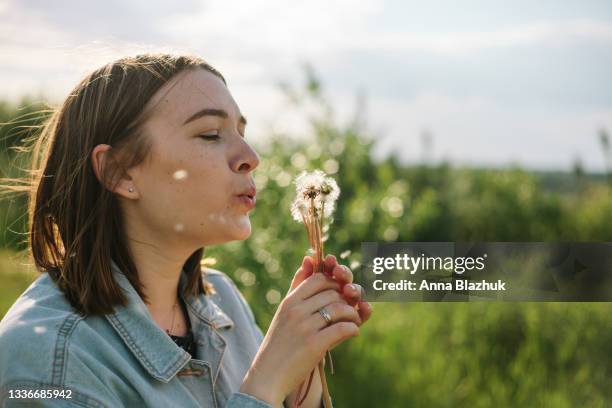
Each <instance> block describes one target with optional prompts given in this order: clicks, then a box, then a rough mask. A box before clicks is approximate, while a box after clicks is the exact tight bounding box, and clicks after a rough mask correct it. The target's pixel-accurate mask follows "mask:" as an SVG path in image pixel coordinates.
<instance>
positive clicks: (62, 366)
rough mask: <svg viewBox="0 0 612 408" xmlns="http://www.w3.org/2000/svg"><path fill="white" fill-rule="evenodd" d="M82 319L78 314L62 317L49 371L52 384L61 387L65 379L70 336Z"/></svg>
mask: <svg viewBox="0 0 612 408" xmlns="http://www.w3.org/2000/svg"><path fill="white" fill-rule="evenodd" d="M82 319H83V318H82V317H81V316H79V315H76V314H74V313H73V314H70V315H68V316H67V317H66V318H65V319H64V321H63V323H62V325H61V326H60V328H59V330H58V334H57V341H56V343H55V350H54V355H53V369H52V371H51V384H52V385H53V386H56V387H61V386H62V385H63V384H64V381H65V380H66V378H65V376H66V363H67V361H68V357H67V353H68V344H69V343H70V336H71V335H72V332H73V331H74V329H75V327H76V326H77V324H78V323H79V322H80V321H81V320H82Z"/></svg>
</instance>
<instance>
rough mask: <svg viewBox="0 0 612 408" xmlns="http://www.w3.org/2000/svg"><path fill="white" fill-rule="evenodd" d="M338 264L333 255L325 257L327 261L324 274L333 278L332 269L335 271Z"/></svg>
mask: <svg viewBox="0 0 612 408" xmlns="http://www.w3.org/2000/svg"><path fill="white" fill-rule="evenodd" d="M337 264H338V261H336V257H335V256H333V255H327V256H326V257H325V260H324V261H323V272H324V273H325V274H327V275H329V276H331V274H332V269H334V266H336V265H337Z"/></svg>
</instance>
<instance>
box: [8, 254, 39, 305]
mask: <svg viewBox="0 0 612 408" xmlns="http://www.w3.org/2000/svg"><path fill="white" fill-rule="evenodd" d="M29 262H30V261H29V260H28V259H27V258H26V257H24V256H23V255H19V254H17V253H16V252H13V251H10V250H7V249H3V250H0V316H1V317H4V315H5V314H6V312H7V311H8V309H9V308H10V307H11V305H12V304H13V303H14V302H15V300H16V299H17V298H18V297H19V295H21V294H22V293H23V291H24V290H25V289H26V288H27V287H28V286H29V285H30V284H31V283H32V282H33V281H34V280H35V279H36V278H37V277H38V274H37V272H36V271H35V269H34V268H33V267H32V266H28V265H27V264H28V263H29Z"/></svg>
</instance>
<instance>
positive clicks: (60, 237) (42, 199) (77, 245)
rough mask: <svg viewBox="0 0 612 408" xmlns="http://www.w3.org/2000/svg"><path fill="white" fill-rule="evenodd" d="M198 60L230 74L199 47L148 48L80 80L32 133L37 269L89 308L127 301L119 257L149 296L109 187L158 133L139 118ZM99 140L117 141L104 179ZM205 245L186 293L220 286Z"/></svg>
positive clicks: (190, 265) (192, 265) (190, 269)
mask: <svg viewBox="0 0 612 408" xmlns="http://www.w3.org/2000/svg"><path fill="white" fill-rule="evenodd" d="M196 68H202V69H205V70H207V71H209V72H211V73H213V74H215V75H216V76H218V77H219V78H220V79H221V80H223V83H226V81H225V79H224V78H223V76H222V75H221V73H219V72H218V71H217V70H216V69H214V68H213V67H212V66H210V65H209V64H207V63H206V62H205V61H204V60H202V59H200V58H197V57H191V56H175V55H168V54H145V55H137V56H135V57H128V58H122V59H119V60H117V61H114V62H111V63H109V64H107V65H104V66H103V67H101V68H99V69H97V70H95V71H93V72H92V73H90V74H89V75H87V76H86V77H85V78H84V79H83V80H82V81H81V82H80V83H79V84H78V85H77V86H76V87H75V88H74V90H73V91H72V92H71V93H70V95H69V96H68V97H67V98H66V100H65V101H64V103H63V104H62V105H61V106H60V107H59V108H58V109H56V110H55V111H54V112H53V113H52V114H51V116H50V117H49V119H48V120H47V121H46V122H45V123H44V125H43V126H42V131H41V133H40V135H39V136H38V137H36V138H35V139H34V144H33V146H32V171H31V178H30V180H29V181H28V188H27V189H28V190H29V197H30V203H29V208H28V216H29V224H30V229H29V245H30V249H31V251H32V256H33V260H34V263H35V265H36V268H37V269H38V270H39V271H40V272H42V273H44V272H47V273H48V274H49V276H50V277H51V278H52V279H53V280H54V281H55V282H56V283H57V284H58V287H59V288H60V289H61V290H62V291H63V293H64V295H65V296H66V298H67V299H68V300H69V302H70V303H71V305H72V306H73V307H74V308H75V309H76V310H77V311H78V312H79V313H81V314H84V315H96V314H108V313H113V312H114V307H115V306H118V305H125V304H126V302H127V299H126V297H125V295H124V294H123V292H122V289H121V287H120V286H119V285H118V284H117V283H116V282H115V280H114V279H113V276H112V270H111V259H112V260H114V261H115V262H116V263H117V265H118V266H119V268H120V269H121V270H122V271H123V272H124V274H125V275H126V277H127V278H128V280H129V281H130V283H131V284H132V285H133V286H134V288H135V289H136V291H137V292H138V294H139V295H140V296H141V297H142V299H143V300H144V301H146V297H145V295H144V293H143V286H142V283H141V281H140V280H139V278H138V273H137V270H136V266H135V264H134V262H133V260H132V257H131V255H130V253H129V250H128V246H127V238H126V234H125V231H124V220H123V216H122V213H121V211H120V207H119V203H118V199H117V197H116V196H115V194H114V193H112V191H110V190H112V186H114V182H115V181H118V180H117V177H116V176H117V175H119V176H120V175H121V174H122V172H124V171H125V170H126V169H129V168H131V167H133V166H137V165H138V164H140V163H142V162H144V161H145V160H147V159H148V158H149V157H150V148H151V144H150V139H149V138H147V136H146V135H145V134H143V132H141V125H142V124H143V123H144V122H145V120H146V119H147V118H148V116H149V115H150V111H151V109H149V108H148V107H147V103H148V102H149V100H150V99H151V97H152V96H153V95H154V94H155V93H156V92H157V91H158V90H159V89H160V88H162V86H163V85H164V84H166V83H168V81H170V79H172V78H173V77H175V76H176V75H177V74H179V73H182V72H184V71H187V70H192V69H196ZM98 144H109V145H111V146H112V149H111V151H110V152H111V155H110V158H109V163H111V162H112V163H113V164H114V165H112V166H110V165H109V166H105V171H104V174H103V175H102V177H101V178H102V180H103V182H102V183H101V182H100V181H99V180H98V178H97V177H96V175H95V173H94V170H93V166H92V162H91V153H92V150H93V148H94V147H95V146H96V145H98ZM107 183H108V184H107ZM105 185H106V186H107V187H111V188H108V189H107V188H105V187H104V186H105ZM12 189H13V190H17V188H12ZM203 254H204V248H200V249H198V250H197V251H195V252H194V253H193V254H192V255H191V256H190V257H189V258H188V259H187V261H186V262H185V264H184V266H183V268H184V269H185V271H186V272H187V275H188V279H187V285H186V286H185V292H184V295H185V296H189V295H198V294H201V293H204V294H210V293H214V288H213V287H212V285H210V283H208V282H207V281H206V280H205V279H203V278H204V277H203V268H202V266H201V262H202V256H203Z"/></svg>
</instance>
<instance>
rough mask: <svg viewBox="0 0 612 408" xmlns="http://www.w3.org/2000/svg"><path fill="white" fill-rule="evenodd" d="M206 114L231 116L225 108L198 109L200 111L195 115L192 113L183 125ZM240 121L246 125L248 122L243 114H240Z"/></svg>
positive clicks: (222, 116)
mask: <svg viewBox="0 0 612 408" xmlns="http://www.w3.org/2000/svg"><path fill="white" fill-rule="evenodd" d="M204 116H218V117H221V118H223V119H227V118H228V117H229V115H228V113H227V112H226V111H224V110H223V109H212V108H206V109H202V110H201V111H198V112H196V113H194V114H193V115H191V116H190V117H189V119H187V120H186V121H185V123H183V126H185V125H186V124H188V123H189V122H192V121H194V120H196V119H200V118H203V117H204ZM240 123H242V124H243V125H245V126H246V124H247V120H246V118H245V117H244V116H242V115H240Z"/></svg>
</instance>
